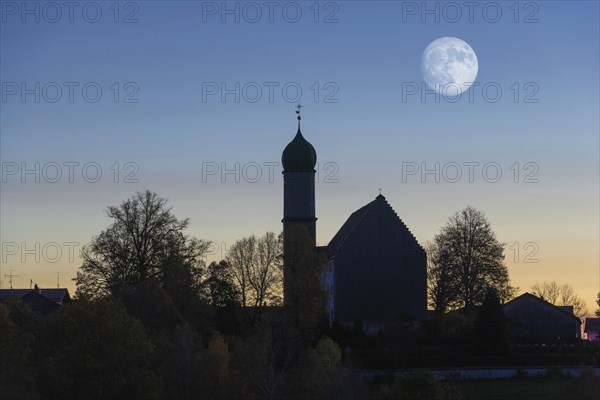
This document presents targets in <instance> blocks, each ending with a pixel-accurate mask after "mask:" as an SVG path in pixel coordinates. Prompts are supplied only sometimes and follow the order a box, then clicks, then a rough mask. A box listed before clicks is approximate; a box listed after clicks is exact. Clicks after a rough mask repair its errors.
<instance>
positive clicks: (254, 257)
mask: <svg viewBox="0 0 600 400" xmlns="http://www.w3.org/2000/svg"><path fill="white" fill-rule="evenodd" d="M281 255H282V241H281V237H278V236H277V235H276V234H275V233H274V232H267V233H265V234H264V235H263V236H261V237H259V238H257V237H256V236H254V235H252V236H249V237H245V238H242V239H240V240H238V241H236V242H235V243H234V244H233V245H232V246H231V248H230V249H229V252H228V255H227V259H226V261H227V264H228V265H229V266H230V267H231V268H230V271H231V272H230V274H231V276H232V278H233V281H234V282H235V284H236V286H237V290H238V291H239V293H240V295H241V303H242V306H250V305H251V306H255V307H257V306H262V305H265V304H272V303H281V301H280V300H278V298H280V297H281V295H282V293H281V282H282V279H283V271H282V263H281V261H282V259H281Z"/></svg>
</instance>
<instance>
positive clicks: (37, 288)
mask: <svg viewBox="0 0 600 400" xmlns="http://www.w3.org/2000/svg"><path fill="white" fill-rule="evenodd" d="M33 290H35V292H36V293H39V292H40V288H39V287H38V285H37V283H36V284H35V285H34V286H33Z"/></svg>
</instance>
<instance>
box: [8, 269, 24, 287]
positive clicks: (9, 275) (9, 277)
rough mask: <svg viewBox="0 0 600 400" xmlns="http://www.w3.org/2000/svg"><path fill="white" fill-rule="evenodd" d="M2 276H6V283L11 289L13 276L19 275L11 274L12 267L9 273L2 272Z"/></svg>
mask: <svg viewBox="0 0 600 400" xmlns="http://www.w3.org/2000/svg"><path fill="white" fill-rule="evenodd" d="M4 276H6V277H7V278H8V284H9V285H10V288H11V289H12V288H13V287H12V282H13V278H16V277H18V276H20V275H15V274H13V271H12V269H11V270H10V274H4Z"/></svg>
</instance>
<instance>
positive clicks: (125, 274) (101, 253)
mask: <svg viewBox="0 0 600 400" xmlns="http://www.w3.org/2000/svg"><path fill="white" fill-rule="evenodd" d="M107 215H108V217H109V218H111V219H112V220H113V222H112V224H111V225H110V226H109V227H108V228H107V229H106V230H104V231H102V232H101V233H100V234H99V235H98V236H97V237H95V238H94V239H93V240H92V241H91V242H90V243H89V244H88V245H86V246H84V248H83V250H82V258H83V264H82V266H81V267H80V270H79V271H78V272H77V277H76V278H75V281H76V284H77V291H76V295H77V297H78V298H83V299H94V298H101V297H105V296H107V295H109V294H110V293H112V292H113V291H114V290H115V289H118V288H119V287H121V286H123V285H136V284H139V283H141V282H145V281H147V280H153V281H155V282H157V283H158V284H160V285H161V286H162V287H163V288H165V290H167V291H168V292H170V294H172V295H173V300H174V301H175V302H176V303H178V302H179V301H180V300H181V299H180V297H181V296H180V295H181V291H182V290H185V288H190V289H192V290H197V289H199V285H200V279H199V276H200V275H201V271H202V267H203V259H202V256H203V255H204V253H205V252H206V250H207V248H208V243H207V242H204V241H201V240H197V239H194V238H192V237H189V236H187V235H185V234H184V230H185V229H186V228H187V226H188V225H189V220H188V219H185V220H178V219H177V218H176V217H175V216H174V215H173V214H172V213H171V208H167V200H166V199H164V198H160V197H158V195H157V194H156V193H152V192H150V191H146V192H144V193H141V192H138V193H137V194H135V195H134V196H133V197H132V198H131V199H128V200H126V201H124V202H123V203H122V204H121V205H120V206H119V207H109V208H108V209H107Z"/></svg>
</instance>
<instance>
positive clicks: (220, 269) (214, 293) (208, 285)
mask: <svg viewBox="0 0 600 400" xmlns="http://www.w3.org/2000/svg"><path fill="white" fill-rule="evenodd" d="M204 284H205V290H206V292H207V297H208V299H209V302H210V304H211V305H212V306H213V307H225V306H227V305H231V304H239V303H240V302H241V296H240V291H239V290H238V288H237V286H236V284H235V282H234V274H233V271H232V268H231V266H230V265H229V263H228V262H227V261H225V260H221V261H220V262H218V263H217V262H214V261H213V262H212V263H211V264H210V265H209V266H208V278H207V279H206V280H205V281H204Z"/></svg>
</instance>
